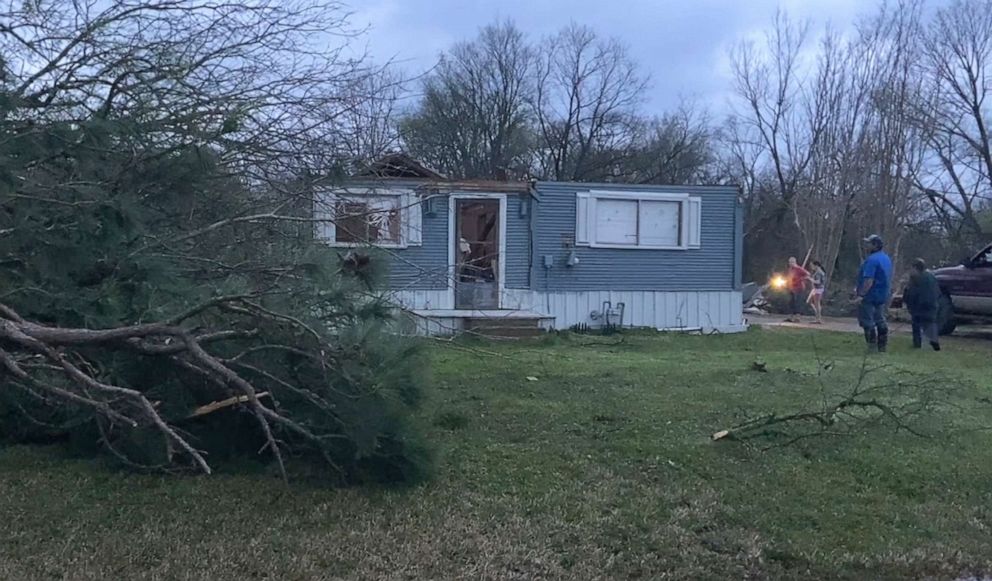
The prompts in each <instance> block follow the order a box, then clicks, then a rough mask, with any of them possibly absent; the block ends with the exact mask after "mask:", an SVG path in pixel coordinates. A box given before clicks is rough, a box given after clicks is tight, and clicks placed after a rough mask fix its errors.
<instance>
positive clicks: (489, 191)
mask: <svg viewBox="0 0 992 581" xmlns="http://www.w3.org/2000/svg"><path fill="white" fill-rule="evenodd" d="M387 166H388V167H389V168H390V170H389V171H388V172H383V171H379V172H371V173H370V174H369V175H367V176H365V177H361V178H359V179H355V180H352V181H350V182H348V183H347V184H346V185H343V186H341V187H337V188H331V189H328V190H325V191H322V192H321V193H320V194H319V195H318V196H317V204H316V208H317V210H316V211H317V217H318V218H323V220H324V221H321V222H319V223H318V224H319V226H318V236H319V237H320V238H322V239H323V240H325V241H326V242H327V243H329V244H332V245H335V246H341V247H352V246H364V245H368V244H373V245H375V246H377V247H380V248H381V249H382V252H383V253H385V255H386V256H388V257H389V261H390V268H389V289H388V294H389V296H390V297H391V299H392V300H393V301H394V302H395V303H396V304H397V305H398V306H400V307H402V308H403V309H404V310H405V311H406V312H407V313H409V314H410V315H411V318H412V319H413V320H415V321H416V322H417V326H418V329H419V331H420V332H422V333H431V334H443V333H453V332H457V331H459V330H461V329H463V328H465V326H466V324H467V322H468V321H478V320H480V319H490V320H513V319H518V320H528V321H536V322H539V323H540V325H541V326H542V327H545V328H556V329H567V328H570V327H572V326H575V325H588V326H591V327H595V326H599V325H603V324H606V323H611V324H620V323H621V317H622V325H623V326H631V327H650V328H654V329H671V330H676V329H679V330H700V331H703V332H709V331H714V330H715V331H720V332H736V331H742V330H744V328H745V324H744V320H743V316H742V312H741V294H740V282H741V245H742V221H743V215H742V208H741V205H740V200H739V195H738V191H737V189H736V188H735V187H731V186H640V185H638V186H633V185H621V184H589V183H562V182H542V181H531V182H489V181H453V180H447V179H444V177H443V176H440V175H438V174H436V173H434V172H432V171H430V170H429V169H428V168H425V167H423V166H421V165H419V164H416V163H415V162H414V161H413V160H409V159H408V158H404V157H397V158H395V159H392V160H391V161H390V162H389V163H388V164H387ZM379 167H384V166H379Z"/></svg>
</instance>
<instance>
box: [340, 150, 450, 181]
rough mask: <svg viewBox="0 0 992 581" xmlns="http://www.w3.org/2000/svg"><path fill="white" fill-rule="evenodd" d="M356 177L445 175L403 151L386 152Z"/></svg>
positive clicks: (430, 176) (431, 178)
mask: <svg viewBox="0 0 992 581" xmlns="http://www.w3.org/2000/svg"><path fill="white" fill-rule="evenodd" d="M355 177H356V178H394V179H396V178H398V179H428V180H444V179H447V176H445V175H444V174H442V173H441V172H438V171H436V170H434V169H431V168H430V167H428V166H427V165H426V164H424V163H422V162H420V161H418V160H416V159H414V158H412V157H410V156H409V155H407V154H405V153H388V154H386V155H384V156H382V157H381V158H379V159H378V160H376V161H374V162H372V163H371V164H369V165H368V166H367V167H366V168H365V169H363V170H362V171H360V172H358V174H356V175H355Z"/></svg>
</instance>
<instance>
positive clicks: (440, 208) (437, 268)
mask: <svg viewBox="0 0 992 581" xmlns="http://www.w3.org/2000/svg"><path fill="white" fill-rule="evenodd" d="M348 185H349V186H352V187H376V188H381V189H383V190H388V189H389V188H391V187H394V188H397V189H416V188H418V186H421V185H423V184H422V183H421V182H417V181H408V180H389V181H381V182H352V183H350V184H348ZM454 193H460V192H454ZM466 194H469V193H468V192H466ZM506 197H507V200H506V257H505V260H506V281H505V282H504V286H505V287H506V288H514V289H526V288H529V284H530V272H531V269H530V262H531V237H530V211H533V208H534V205H533V204H531V205H530V206H529V208H528V209H529V211H528V213H527V215H524V216H521V215H520V207H521V204H526V203H527V202H525V201H522V198H523V197H524V196H521V195H519V194H507V195H506ZM448 202H449V200H448V198H447V196H446V195H445V194H438V195H437V196H435V197H434V200H433V212H432V213H431V214H430V215H428V214H427V213H426V212H424V213H423V216H422V219H423V222H422V234H421V245H420V246H408V247H407V248H397V249H383V250H382V256H385V257H386V259H387V260H388V263H389V264H388V271H389V279H388V280H389V288H390V289H392V290H443V289H446V288H448V244H449V241H448V210H449V207H448Z"/></svg>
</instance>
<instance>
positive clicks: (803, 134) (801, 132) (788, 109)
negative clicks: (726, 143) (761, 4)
mask: <svg viewBox="0 0 992 581" xmlns="http://www.w3.org/2000/svg"><path fill="white" fill-rule="evenodd" d="M808 36H809V24H808V23H800V24H796V23H794V22H792V21H790V20H789V19H788V17H787V16H786V15H785V14H784V13H781V12H779V13H778V14H777V15H776V17H775V24H774V27H773V28H772V30H771V31H770V32H769V33H768V34H767V35H766V38H765V43H764V45H762V46H758V45H755V44H753V43H749V42H745V43H742V44H741V45H739V46H738V47H737V48H736V49H735V50H734V51H733V53H732V55H731V57H732V66H733V74H734V85H735V90H736V92H737V95H738V97H739V98H740V100H741V102H742V108H741V110H740V111H738V112H737V113H735V115H736V117H737V118H738V122H739V126H738V127H739V129H740V130H745V131H746V133H743V132H742V131H738V135H740V136H741V137H743V138H744V139H747V140H749V141H755V142H757V143H760V144H761V147H762V156H763V157H765V158H766V159H767V160H768V164H769V166H770V168H771V173H772V175H773V177H774V182H773V184H772V187H773V188H774V190H775V192H776V195H777V197H778V200H779V202H778V207H777V208H776V209H775V211H774V226H775V228H774V231H775V232H777V233H780V234H781V235H787V231H786V228H785V227H786V225H787V224H788V223H790V222H792V223H794V224H795V225H796V227H797V229H800V230H801V227H800V225H799V224H798V222H797V220H796V214H795V212H796V209H797V196H798V195H799V187H800V183H801V180H802V179H803V177H804V175H805V172H806V170H807V169H808V167H809V164H810V162H811V160H812V159H813V155H814V153H813V152H814V150H815V148H816V146H817V142H818V140H819V138H820V136H821V130H822V127H821V126H820V125H819V124H818V123H816V120H815V119H811V118H810V117H809V113H810V111H809V110H808V109H806V108H805V106H806V105H807V104H808V103H809V101H808V94H807V91H808V90H809V84H808V79H807V76H808V71H807V69H808V67H804V66H803V63H802V62H801V56H802V51H803V49H804V47H805V46H806V41H807V38H808ZM814 115H815V113H814Z"/></svg>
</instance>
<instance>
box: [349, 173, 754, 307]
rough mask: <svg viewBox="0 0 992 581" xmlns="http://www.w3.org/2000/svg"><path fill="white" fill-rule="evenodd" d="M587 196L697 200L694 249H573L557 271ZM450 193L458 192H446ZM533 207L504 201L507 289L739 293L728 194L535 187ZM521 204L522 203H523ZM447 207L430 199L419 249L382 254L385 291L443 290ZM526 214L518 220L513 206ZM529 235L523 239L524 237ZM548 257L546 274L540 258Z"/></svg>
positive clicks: (738, 225)
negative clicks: (574, 258)
mask: <svg viewBox="0 0 992 581" xmlns="http://www.w3.org/2000/svg"><path fill="white" fill-rule="evenodd" d="M353 185H355V186H358V187H367V186H375V187H380V188H384V189H386V188H390V187H396V188H409V189H415V188H417V187H418V186H421V185H423V183H422V182H417V181H407V180H390V181H389V183H383V182H374V183H355V184H353ZM589 190H609V191H648V192H670V193H689V194H691V195H694V196H699V197H700V198H702V229H701V244H700V248H699V249H692V250H647V249H608V248H589V247H584V246H579V247H576V248H575V252H576V253H577V255H578V257H579V264H578V265H576V266H574V267H567V266H565V260H566V257H567V255H568V250H567V249H566V248H564V246H563V239H565V238H569V237H574V235H575V211H576V197H575V195H576V193H578V192H583V191H589ZM454 193H458V192H454ZM536 195H537V198H536V199H529V198H528V197H527V196H524V195H519V194H507V209H506V238H507V239H506V256H505V257H504V260H505V261H506V265H505V267H506V281H505V283H504V284H505V287H506V288H508V289H532V290H535V291H545V290H549V291H611V290H612V291H622V290H626V291H731V290H737V289H739V288H740V277H741V249H742V248H741V246H742V241H741V238H742V235H743V223H742V217H743V214H742V211H741V208H740V206H739V204H738V191H737V189H736V188H735V187H732V186H726V187H724V186H719V187H715V186H713V187H710V186H706V187H703V186H694V187H690V186H628V185H620V184H577V183H555V182H538V183H537V184H536ZM528 199H529V202H528ZM448 203H449V201H448V199H447V197H446V195H444V194H440V195H438V196H437V197H435V199H434V211H433V212H432V213H431V214H430V215H428V214H427V213H426V212H425V213H424V215H423V226H422V227H423V230H422V244H421V245H420V246H410V247H408V248H403V249H390V250H385V251H384V255H385V256H386V257H387V259H388V261H389V267H388V269H389V279H388V280H389V286H390V288H391V289H393V290H442V289H446V288H448V245H449V240H448ZM524 204H526V205H527V206H528V208H527V211H526V212H523V215H521V214H522V212H521V205H524ZM532 231H533V232H535V235H534V236H531V232H532ZM546 255H550V256H552V257H553V260H554V265H553V267H552V268H551V269H550V270H546V269H544V267H543V264H544V256H546Z"/></svg>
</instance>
